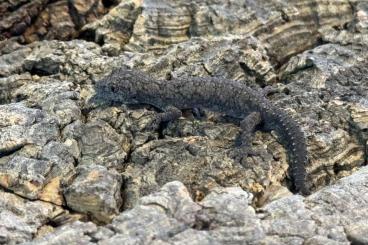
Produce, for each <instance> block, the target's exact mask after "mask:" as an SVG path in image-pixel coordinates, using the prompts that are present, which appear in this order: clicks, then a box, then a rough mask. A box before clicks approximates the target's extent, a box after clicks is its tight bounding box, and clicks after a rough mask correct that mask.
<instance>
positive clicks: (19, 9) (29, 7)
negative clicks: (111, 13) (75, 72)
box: [0, 0, 115, 43]
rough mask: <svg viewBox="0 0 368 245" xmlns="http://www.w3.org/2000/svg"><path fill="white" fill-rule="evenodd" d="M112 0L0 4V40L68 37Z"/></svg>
mask: <svg viewBox="0 0 368 245" xmlns="http://www.w3.org/2000/svg"><path fill="white" fill-rule="evenodd" d="M114 2H115V1H113V0H111V1H109V0H108V1H101V0H72V1H67V0H57V1H48V0H36V1H24V0H19V1H8V0H5V1H3V2H2V3H0V15H1V16H2V19H0V40H1V39H4V38H9V37H11V36H21V37H22V38H21V39H20V41H21V42H27V43H31V42H34V41H38V40H42V39H49V40H51V39H59V40H70V39H71V38H74V37H77V36H78V34H79V30H80V28H81V27H82V26H83V25H85V24H86V23H88V22H91V21H94V20H96V19H97V18H98V17H99V16H101V15H102V14H104V13H105V12H106V11H107V10H108V9H109V8H110V7H111V6H112V5H113V4H114Z"/></svg>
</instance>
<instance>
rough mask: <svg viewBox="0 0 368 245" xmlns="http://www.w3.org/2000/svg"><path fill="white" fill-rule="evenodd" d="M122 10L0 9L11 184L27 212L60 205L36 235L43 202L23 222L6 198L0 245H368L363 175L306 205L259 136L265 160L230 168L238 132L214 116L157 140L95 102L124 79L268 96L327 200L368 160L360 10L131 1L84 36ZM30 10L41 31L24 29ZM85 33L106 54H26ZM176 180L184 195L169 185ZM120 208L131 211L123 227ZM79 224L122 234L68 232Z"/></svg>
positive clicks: (169, 128) (4, 159)
mask: <svg viewBox="0 0 368 245" xmlns="http://www.w3.org/2000/svg"><path fill="white" fill-rule="evenodd" d="M101 3H102V4H104V5H105V7H103V8H101V6H102V5H101ZM115 3H117V2H115V1H114V2H109V1H94V0H92V1H85V0H81V1H65V0H63V1H52V2H48V3H45V4H42V9H38V7H37V6H41V5H37V4H40V1H33V2H32V3H30V2H26V1H23V0H18V1H3V3H1V4H0V13H4V11H6V12H7V14H5V15H2V17H3V18H2V19H1V20H0V26H1V24H4V23H8V24H9V23H10V24H9V25H8V27H7V28H6V29H1V27H0V32H2V33H10V31H11V30H14V31H15V32H14V33H13V34H14V35H23V37H21V36H18V37H14V38H11V39H7V40H3V41H0V55H1V56H0V104H1V105H0V133H1V134H0V184H1V186H2V188H4V189H6V191H12V192H15V193H17V194H19V195H20V196H18V197H17V198H19V199H20V197H23V198H25V199H34V200H44V201H47V202H51V203H54V204H58V205H64V206H63V210H64V211H62V212H61V214H58V215H56V216H54V215H40V216H39V217H38V216H37V217H36V218H34V219H35V223H36V224H35V223H32V222H31V221H30V220H31V219H28V218H24V217H27V214H28V213H29V212H32V207H30V206H27V205H28V204H24V203H38V202H39V201H35V202H30V201H29V200H27V201H26V200H25V201H23V202H22V203H23V204H22V205H24V206H25V207H26V208H29V209H30V210H27V212H23V211H22V212H15V211H14V210H15V209H14V208H8V207H9V206H10V207H11V205H8V204H6V205H1V199H0V213H1V214H0V216H1V220H3V221H4V223H1V221H0V237H1V235H2V234H6V235H4V236H3V237H1V238H0V240H1V239H3V240H1V241H0V243H10V242H9V241H10V240H12V241H13V240H14V241H16V242H23V241H31V240H32V239H33V238H37V239H38V240H37V241H35V243H37V242H42V243H44V244H49V243H54V244H63V243H73V242H74V243H85V244H88V243H97V242H99V243H101V244H114V243H124V244H135V243H139V242H141V243H153V244H172V243H176V244H188V243H191V244H224V243H233V244H242V243H244V241H247V242H248V243H250V244H302V243H305V244H348V243H350V242H356V243H364V242H366V236H365V234H366V227H365V226H364V222H365V220H366V219H367V214H366V213H367V212H366V209H365V208H364V205H365V203H366V202H367V200H366V199H367V197H366V195H365V193H367V191H366V186H367V183H366V181H365V179H367V172H366V170H364V169H362V170H361V171H360V172H359V173H357V174H355V175H353V176H352V177H351V178H347V179H344V180H342V181H340V182H338V183H337V185H335V186H332V187H329V188H326V189H323V190H321V191H317V192H316V193H315V194H313V195H312V196H310V197H308V198H303V197H300V196H295V195H292V194H291V193H290V191H289V190H288V189H287V186H288V182H289V180H288V174H287V168H288V159H287V158H286V156H285V153H284V149H283V148H282V146H281V145H279V144H278V143H277V138H276V137H275V136H274V135H273V134H272V133H271V134H269V133H261V132H257V133H256V135H255V138H254V140H253V142H252V148H253V149H256V150H259V151H260V152H261V153H262V154H260V155H259V156H251V157H248V158H247V159H246V160H245V161H242V162H241V163H240V162H234V161H233V160H232V159H231V158H229V157H228V156H227V152H228V150H231V149H232V147H233V145H234V139H235V137H236V135H237V134H238V132H239V131H240V129H239V127H238V126H237V125H238V120H237V119H233V118H227V117H224V115H219V114H215V113H212V112H209V111H206V112H204V115H202V117H201V118H200V119H199V118H198V117H195V116H193V113H192V112H191V111H190V110H186V111H183V117H181V118H180V119H179V120H177V121H175V122H171V123H168V124H167V125H162V127H160V128H158V129H157V130H156V129H154V130H147V126H148V125H150V122H151V121H152V120H154V118H155V116H156V114H157V113H158V111H157V110H156V109H157V108H153V107H151V106H144V105H142V106H137V107H127V106H125V105H116V104H109V103H107V104H106V103H105V104H99V102H92V101H90V100H89V98H91V97H92V96H93V93H94V90H93V82H94V81H95V80H97V79H99V78H100V77H101V76H104V75H105V74H107V73H108V72H109V71H110V70H111V69H113V68H115V67H119V66H121V65H127V66H130V67H132V68H134V69H141V70H144V71H146V72H148V73H149V74H151V75H152V76H155V77H157V78H160V79H163V78H166V79H170V78H171V77H182V76H217V77H225V78H230V79H235V80H240V81H242V82H244V83H246V84H248V85H250V86H254V87H258V85H260V86H264V85H272V86H273V88H274V89H275V91H273V92H272V93H271V94H270V95H269V98H270V99H271V100H272V101H273V102H274V103H275V104H277V105H279V107H280V108H284V109H285V110H287V111H288V112H289V114H290V115H292V116H293V117H294V118H295V119H297V120H299V123H300V125H301V126H302V128H303V131H304V133H305V135H306V136H307V143H308V154H309V159H310V164H309V165H308V183H309V184H311V185H312V186H313V187H314V189H313V190H316V189H319V188H322V187H323V186H326V185H331V184H332V182H335V181H336V180H337V179H338V178H341V177H344V176H347V175H350V174H352V173H353V172H354V171H355V170H356V169H358V168H359V167H360V166H361V165H363V164H365V163H366V161H367V155H368V152H367V149H368V135H367V128H368V121H367V118H368V116H367V115H368V109H367V105H368V102H367V94H368V86H367V82H366V81H367V68H366V62H365V60H366V59H367V45H366V43H367V42H366V40H368V39H367V37H366V36H367V23H366V22H367V21H366V13H367V4H366V3H365V1H358V0H354V1H348V0H338V1H332V0H314V1H309V0H305V1H286V0H282V1H251V0H247V1H245V2H244V1H238V0H234V1H225V2H224V1H212V0H208V1H179V0H176V1H160V3H158V2H157V1H151V0H145V1H121V2H120V4H119V5H118V6H116V8H114V9H112V10H111V11H110V12H109V14H108V15H106V16H105V17H103V18H102V19H101V20H100V21H96V22H93V23H91V24H87V25H86V26H85V27H82V26H83V25H85V24H86V23H88V22H90V21H93V20H94V19H95V18H96V17H98V16H100V14H101V13H103V12H104V11H105V10H106V9H108V8H109V7H111V6H112V5H111V4H115ZM32 4H33V5H32ZM68 4H69V5H68ZM36 5H37V6H36ZM31 6H36V7H37V8H36V10H37V11H36V12H35V15H34V16H36V15H37V17H32V18H31V20H30V22H29V21H28V20H27V19H28V17H27V15H28V16H33V15H32V14H33V12H32V13H27V11H29V10H30V9H32V8H33V7H31ZM18 11H19V12H18ZM22 11H23V12H22ZM68 11H69V12H68ZM101 11H102V12H101ZM18 13H19V15H18ZM23 13H24V15H22V14H23ZM12 14H14V15H13V16H18V17H19V16H23V17H22V18H18V17H16V18H15V17H12V16H11V15H12ZM0 15H1V14H0ZM27 21H28V22H27ZM43 22H44V23H45V27H43V28H39V27H40V25H41V23H43ZM18 23H21V24H20V25H18ZM22 23H23V24H22ZM24 23H25V26H24ZM79 28H83V38H85V39H88V40H91V39H92V40H95V41H96V42H97V43H98V44H96V43H92V42H86V41H82V40H74V41H70V42H61V41H42V42H34V43H32V44H30V45H25V46H23V45H20V44H19V43H22V42H24V41H25V40H24V38H26V40H27V41H33V40H38V39H39V38H61V39H64V38H70V37H73V36H75V35H77V32H78V30H79ZM61 29H63V31H60V30H61ZM17 30H18V31H19V32H16V31H17ZM13 34H11V35H13ZM320 40H322V41H326V42H328V43H321V42H320ZM99 45H101V47H100V46H99ZM309 48H310V49H309ZM308 49H309V50H308ZM123 50H130V51H131V52H126V51H125V52H123ZM137 51H142V52H145V53H138V52H137ZM106 54H109V55H120V56H117V57H110V56H107V55H106ZM289 58H290V59H289ZM75 167H77V171H76V170H75ZM122 178H123V180H124V184H123V185H122ZM174 180H180V181H181V182H183V183H184V184H185V186H186V187H187V188H188V189H187V190H186V189H185V188H184V187H183V185H182V184H179V183H177V182H176V183H171V184H167V185H165V184H166V183H167V182H170V181H174ZM162 186H164V187H163V188H162ZM234 186H238V187H237V188H234ZM121 187H123V188H121ZM222 187H229V188H225V189H224V188H222ZM239 187H241V188H243V189H245V190H246V191H249V192H252V193H253V194H254V197H253V198H251V196H252V195H251V194H250V193H248V192H245V191H242V190H241V189H240V188H239ZM120 188H121V189H120ZM160 188H162V189H161V191H160V192H158V193H155V194H152V192H155V191H158V190H159V189H160ZM7 194H8V193H7ZM149 194H151V195H150V196H148V197H145V198H143V199H141V197H142V196H144V195H149ZM9 195H11V194H9ZM64 196H65V197H66V198H67V201H66V202H65V200H64ZM121 196H122V197H121ZM91 198H92V199H91ZM3 199H4V200H8V199H9V196H7V197H5V196H4V197H3ZM122 199H123V200H124V205H123V206H122V207H121V205H122ZM50 205H51V204H50ZM255 205H258V206H262V207H263V209H262V210H257V209H255V208H254V207H255ZM64 208H65V209H71V210H73V212H80V213H83V215H82V214H75V215H73V216H71V215H68V214H67V215H66V214H65V213H67V212H66V211H65V209H64ZM124 208H131V210H127V211H124V212H122V213H121V214H120V215H119V212H120V211H121V209H124ZM58 210H59V209H58ZM60 210H61V208H60ZM115 216H117V217H115ZM45 217H46V218H45ZM114 217H115V218H114ZM76 219H77V220H78V219H84V220H92V221H94V222H97V223H100V224H101V223H108V222H110V220H111V219H112V224H110V225H107V226H99V227H97V226H95V225H94V224H92V223H80V222H77V223H72V224H65V223H67V222H69V221H71V220H76ZM9 220H10V221H11V222H8V221H9ZM8 224H10V225H8ZM58 226H61V227H60V228H57V227H58ZM4 227H6V228H4ZM14 227H18V228H14ZM142 227H147V228H142ZM54 229H55V232H53V231H54ZM13 230H14V232H13ZM48 233H50V234H48ZM136 234H137V235H136Z"/></svg>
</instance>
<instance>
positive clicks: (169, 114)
mask: <svg viewBox="0 0 368 245" xmlns="http://www.w3.org/2000/svg"><path fill="white" fill-rule="evenodd" d="M181 116H182V112H181V110H179V109H178V108H176V107H174V106H167V107H166V108H165V109H164V110H163V112H160V113H158V114H156V116H155V117H154V118H153V120H152V121H151V122H150V123H149V124H148V125H147V126H146V127H145V129H146V130H147V131H153V130H157V129H158V128H159V127H160V125H161V124H162V123H166V122H171V121H174V120H176V119H178V118H179V117H181Z"/></svg>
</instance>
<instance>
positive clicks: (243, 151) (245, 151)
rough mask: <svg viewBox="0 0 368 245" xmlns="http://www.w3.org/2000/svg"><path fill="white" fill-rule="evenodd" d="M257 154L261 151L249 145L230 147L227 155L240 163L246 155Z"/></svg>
mask: <svg viewBox="0 0 368 245" xmlns="http://www.w3.org/2000/svg"><path fill="white" fill-rule="evenodd" d="M259 155H261V152H259V151H257V150H254V149H251V148H249V147H236V148H234V149H231V150H230V152H229V157H231V158H232V159H234V161H236V162H240V163H242V162H243V160H246V159H247V157H251V156H259Z"/></svg>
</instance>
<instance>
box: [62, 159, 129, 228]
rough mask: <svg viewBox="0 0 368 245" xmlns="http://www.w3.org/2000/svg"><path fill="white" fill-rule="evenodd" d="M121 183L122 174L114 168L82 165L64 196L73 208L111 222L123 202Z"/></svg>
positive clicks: (99, 219)
mask: <svg viewBox="0 0 368 245" xmlns="http://www.w3.org/2000/svg"><path fill="white" fill-rule="evenodd" d="M121 185H122V181H121V176H120V175H119V173H117V172H116V171H114V170H108V169H106V168H105V167H103V166H99V165H87V166H80V167H78V168H77V173H76V177H75V179H74V180H73V181H72V183H71V184H70V185H68V187H67V188H66V189H65V190H64V196H65V200H66V203H67V205H68V206H69V207H70V208H72V209H73V210H76V211H79V212H82V213H88V214H90V215H92V216H93V218H95V219H96V220H98V221H101V222H109V221H110V220H111V219H112V218H113V217H114V216H115V215H116V214H118V212H119V208H120V206H121V204H122V199H121V193H120V189H121Z"/></svg>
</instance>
